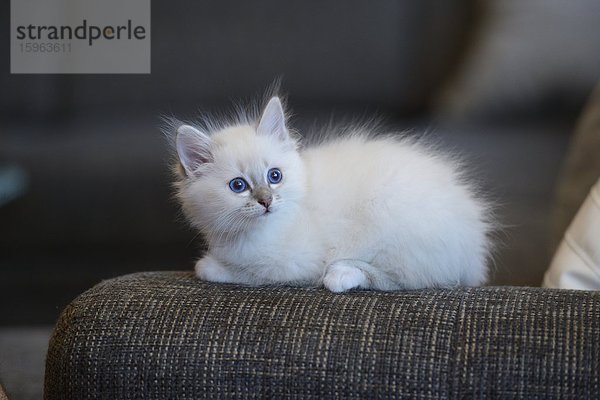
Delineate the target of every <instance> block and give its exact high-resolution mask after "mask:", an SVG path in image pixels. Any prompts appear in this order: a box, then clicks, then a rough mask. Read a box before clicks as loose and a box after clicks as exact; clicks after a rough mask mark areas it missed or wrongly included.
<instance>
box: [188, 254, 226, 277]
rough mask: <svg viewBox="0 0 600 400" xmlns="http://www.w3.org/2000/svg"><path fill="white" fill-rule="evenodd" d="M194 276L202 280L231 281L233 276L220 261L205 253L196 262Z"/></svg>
mask: <svg viewBox="0 0 600 400" xmlns="http://www.w3.org/2000/svg"><path fill="white" fill-rule="evenodd" d="M195 269H196V276H197V277H198V278H200V279H202V280H203V281H209V282H221V283H233V282H235V280H234V276H233V274H232V273H231V272H229V271H228V270H227V268H225V267H224V266H223V265H221V263H219V262H218V261H217V260H215V259H214V258H212V257H211V256H209V255H207V256H204V257H202V258H201V259H200V260H198V262H197V263H196V268H195Z"/></svg>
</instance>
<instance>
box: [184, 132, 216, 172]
mask: <svg viewBox="0 0 600 400" xmlns="http://www.w3.org/2000/svg"><path fill="white" fill-rule="evenodd" d="M211 144H212V140H211V138H209V137H208V136H207V135H205V134H204V133H202V132H200V131H199V130H198V129H196V128H194V127H192V126H189V125H181V126H180V127H179V128H177V139H176V146H177V154H178V155H179V161H181V165H182V166H183V169H184V170H185V173H186V175H187V176H192V175H194V174H195V173H196V171H197V170H198V168H199V167H200V166H201V165H202V164H205V163H211V162H213V156H212V153H211Z"/></svg>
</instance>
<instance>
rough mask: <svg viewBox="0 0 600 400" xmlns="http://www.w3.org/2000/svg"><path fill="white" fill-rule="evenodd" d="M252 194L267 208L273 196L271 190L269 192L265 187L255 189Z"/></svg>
mask: <svg viewBox="0 0 600 400" xmlns="http://www.w3.org/2000/svg"><path fill="white" fill-rule="evenodd" d="M254 196H255V197H256V202H257V203H258V204H260V205H262V206H263V207H264V208H266V209H267V210H268V209H269V206H270V205H271V203H272V202H273V196H272V195H271V192H269V190H268V189H265V188H258V189H256V192H255V193H254Z"/></svg>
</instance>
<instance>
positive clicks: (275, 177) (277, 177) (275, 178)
mask: <svg viewBox="0 0 600 400" xmlns="http://www.w3.org/2000/svg"><path fill="white" fill-rule="evenodd" d="M281 178H283V174H282V173H281V171H280V170H279V168H271V169H270V170H269V172H267V179H268V180H269V183H272V184H275V183H279V182H281Z"/></svg>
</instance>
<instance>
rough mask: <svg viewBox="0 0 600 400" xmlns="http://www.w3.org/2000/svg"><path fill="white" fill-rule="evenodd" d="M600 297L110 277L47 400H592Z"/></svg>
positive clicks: (61, 355)
mask: <svg viewBox="0 0 600 400" xmlns="http://www.w3.org/2000/svg"><path fill="white" fill-rule="evenodd" d="M598 337H600V292H589V291H569V290H557V289H541V288H518V287H484V288H456V289H428V290H415V291H404V292H395V293H384V292H372V291H352V292H349V293H345V294H334V293H331V292H328V291H326V290H325V289H322V288H319V289H305V288H292V287H260V288H255V287H244V286H239V285H230V284H217V283H207V282H202V281H199V280H197V279H196V278H195V277H194V276H193V274H192V273H190V272H151V273H136V274H131V275H125V276H122V277H119V278H115V279H110V280H106V281H103V282H102V283H100V284H98V285H96V286H95V287H93V288H92V289H90V290H88V291H86V292H85V293H83V294H82V295H80V296H79V297H78V298H77V299H75V300H74V301H73V302H72V303H71V304H70V305H69V306H68V307H67V308H66V309H65V310H64V311H63V312H62V314H61V316H60V318H59V320H58V322H57V324H56V327H55V330H54V333H53V335H52V338H51V340H50V346H49V349H48V355H47V361H46V378H45V379H46V381H45V399H46V400H54V399H56V400H58V399H61V400H69V399H77V400H84V399H255V398H256V399H259V398H260V399H262V398H275V399H283V398H299V399H334V398H347V399H384V398H385V399H388V398H414V399H463V398H465V399H471V398H502V399H508V398H515V399H517V398H518V399H559V398H560V399H593V398H598V397H599V396H600V357H599V355H600V341H599V340H598Z"/></svg>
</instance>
